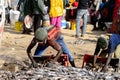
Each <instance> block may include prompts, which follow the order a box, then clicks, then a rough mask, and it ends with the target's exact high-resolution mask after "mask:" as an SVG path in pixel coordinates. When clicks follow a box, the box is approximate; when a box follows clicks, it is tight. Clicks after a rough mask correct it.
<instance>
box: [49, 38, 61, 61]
mask: <svg viewBox="0 0 120 80" xmlns="http://www.w3.org/2000/svg"><path fill="white" fill-rule="evenodd" d="M49 44H50V46H52V48H54V49H55V50H57V51H58V52H57V55H56V57H55V58H54V59H53V62H55V61H57V59H58V58H59V57H60V55H61V54H62V49H61V46H60V45H59V44H58V43H57V42H56V40H54V39H53V40H50V41H49Z"/></svg>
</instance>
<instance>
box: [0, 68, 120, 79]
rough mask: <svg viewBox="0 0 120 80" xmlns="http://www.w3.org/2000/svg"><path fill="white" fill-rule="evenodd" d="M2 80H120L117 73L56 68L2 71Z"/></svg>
mask: <svg viewBox="0 0 120 80" xmlns="http://www.w3.org/2000/svg"><path fill="white" fill-rule="evenodd" d="M0 80H120V74H119V73H117V72H114V73H113V72H106V73H103V72H93V71H88V70H86V69H85V68H83V69H82V68H74V67H64V66H54V67H52V68H49V67H42V68H29V69H26V70H20V71H18V72H10V71H2V70H1V71H0Z"/></svg>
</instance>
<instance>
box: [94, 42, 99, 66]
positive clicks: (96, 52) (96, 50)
mask: <svg viewBox="0 0 120 80" xmlns="http://www.w3.org/2000/svg"><path fill="white" fill-rule="evenodd" d="M99 52H100V47H99V46H98V41H97V44H96V48H95V52H94V59H93V67H95V64H96V60H97V55H98V54H99Z"/></svg>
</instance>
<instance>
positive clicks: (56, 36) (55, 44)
mask: <svg viewBox="0 0 120 80" xmlns="http://www.w3.org/2000/svg"><path fill="white" fill-rule="evenodd" d="M112 1H114V2H112ZM73 2H74V4H72V5H70V0H19V2H18V5H17V6H16V9H17V10H19V11H20V18H22V19H21V22H22V23H23V32H22V33H23V34H25V33H27V34H30V33H31V28H29V29H28V28H27V27H26V24H25V20H26V16H28V15H29V17H30V18H31V19H33V25H31V26H33V32H34V37H33V39H32V41H31V43H30V45H29V46H28V48H27V54H28V57H29V58H30V60H31V62H32V64H33V67H37V66H38V65H37V63H36V62H35V60H34V59H33V57H32V54H31V49H32V48H33V47H34V46H35V45H36V44H37V43H38V46H37V48H36V50H35V53H34V56H41V55H42V53H43V52H44V50H45V49H46V48H47V47H48V46H51V47H52V48H54V49H55V50H56V51H58V53H57V55H56V58H54V59H53V61H51V64H54V62H55V61H56V60H57V59H58V58H59V56H60V55H61V54H67V55H68V58H69V62H70V64H71V66H72V67H76V66H75V62H74V59H73V57H72V55H71V53H70V51H69V49H68V48H67V46H66V44H65V42H64V38H63V36H62V35H61V27H62V25H61V22H62V18H63V14H64V12H66V7H70V6H73V7H77V8H76V15H75V19H74V21H75V22H76V30H75V32H76V34H75V37H76V38H79V37H84V36H85V34H86V28H87V22H88V21H87V20H88V19H87V18H88V13H89V14H90V18H91V24H93V26H94V28H93V30H98V29H101V30H103V27H104V26H106V25H105V22H109V21H111V22H112V23H113V24H112V27H111V29H110V31H109V32H111V35H110V37H109V39H106V37H105V36H100V37H99V38H98V40H97V43H96V48H95V52H94V54H93V55H94V59H93V67H95V65H96V60H97V56H101V55H102V54H100V55H98V53H99V51H100V50H101V49H102V51H101V53H102V52H104V53H103V54H106V55H107V56H104V57H107V61H106V63H105V65H104V66H103V69H102V71H105V70H106V69H107V66H108V65H109V63H110V60H111V58H112V56H113V54H114V53H115V54H116V55H118V56H117V57H118V58H120V56H119V54H120V51H119V50H120V49H119V48H120V47H119V46H120V45H119V44H120V18H119V16H120V0H74V1H73ZM73 2H72V3H73ZM111 3H112V4H111ZM9 8H10V6H9ZM6 9H8V8H6ZM112 10H113V11H112ZM111 13H112V14H111ZM72 15H74V14H72ZM112 16H113V17H112ZM7 20H8V23H10V21H9V16H7ZM81 20H82V25H81ZM97 22H98V25H99V27H97V26H96V23H97ZM80 29H81V30H80ZM51 32H52V34H51ZM101 57H103V56H101ZM51 64H50V65H51Z"/></svg>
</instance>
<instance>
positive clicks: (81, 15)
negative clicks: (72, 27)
mask: <svg viewBox="0 0 120 80" xmlns="http://www.w3.org/2000/svg"><path fill="white" fill-rule="evenodd" d="M87 14H88V10H87V9H78V10H77V17H76V35H77V36H79V35H80V20H81V19H83V26H82V32H81V35H84V34H85V33H86V27H87Z"/></svg>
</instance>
